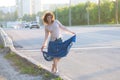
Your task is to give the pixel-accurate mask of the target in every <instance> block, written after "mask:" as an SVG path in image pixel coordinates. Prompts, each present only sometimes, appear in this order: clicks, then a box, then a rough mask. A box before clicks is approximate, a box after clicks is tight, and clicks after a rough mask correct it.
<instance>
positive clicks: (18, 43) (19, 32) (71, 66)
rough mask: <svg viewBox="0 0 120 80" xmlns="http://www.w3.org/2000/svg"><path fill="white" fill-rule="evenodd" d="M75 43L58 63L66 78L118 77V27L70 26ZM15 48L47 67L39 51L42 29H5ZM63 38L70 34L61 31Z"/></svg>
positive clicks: (107, 79)
mask: <svg viewBox="0 0 120 80" xmlns="http://www.w3.org/2000/svg"><path fill="white" fill-rule="evenodd" d="M69 29H70V30H72V31H74V32H76V34H77V42H76V43H75V44H74V46H73V48H72V50H71V51H70V53H69V55H68V56H67V57H65V58H63V59H62V60H61V61H60V63H59V69H60V75H62V76H63V77H64V78H65V79H66V80H120V76H119V75H120V63H119V61H120V37H119V35H120V27H71V28H69ZM4 30H5V31H6V32H7V33H8V35H9V36H10V37H11V38H12V40H13V42H14V44H15V47H16V49H17V50H18V51H19V52H20V53H21V54H23V55H25V56H27V57H29V58H32V59H34V60H35V61H36V63H40V64H42V65H44V66H45V67H47V68H48V70H50V67H51V62H46V61H45V60H44V59H43V57H42V54H41V52H40V47H41V44H42V41H43V36H44V29H32V30H30V29H4ZM63 35H64V36H63V38H64V40H65V39H67V38H68V37H70V35H69V34H66V33H63Z"/></svg>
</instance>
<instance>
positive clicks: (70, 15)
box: [69, 0, 71, 26]
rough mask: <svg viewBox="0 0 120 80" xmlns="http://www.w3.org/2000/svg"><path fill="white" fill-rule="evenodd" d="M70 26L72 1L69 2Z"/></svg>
mask: <svg viewBox="0 0 120 80" xmlns="http://www.w3.org/2000/svg"><path fill="white" fill-rule="evenodd" d="M69 26H71V0H69Z"/></svg>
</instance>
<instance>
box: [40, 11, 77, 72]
mask: <svg viewBox="0 0 120 80" xmlns="http://www.w3.org/2000/svg"><path fill="white" fill-rule="evenodd" d="M43 22H44V25H45V38H44V41H43V44H42V47H41V51H43V49H44V48H45V47H46V46H47V41H48V37H49V35H50V41H49V43H50V42H54V41H56V40H58V41H61V30H64V31H65V32H69V33H70V34H75V33H74V32H72V31H70V30H68V29H67V28H65V27H64V26H63V25H62V24H61V23H60V22H59V21H58V20H55V18H54V14H53V13H52V12H46V13H45V15H44V16H43ZM48 48H50V49H51V47H50V46H49V45H48ZM56 54H57V53H56ZM60 58H61V57H54V58H53V64H52V70H51V71H52V72H53V73H56V72H57V64H58V62H59V60H60Z"/></svg>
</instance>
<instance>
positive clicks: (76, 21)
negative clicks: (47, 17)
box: [54, 0, 120, 25]
mask: <svg viewBox="0 0 120 80" xmlns="http://www.w3.org/2000/svg"><path fill="white" fill-rule="evenodd" d="M70 8H71V24H72V25H87V24H90V25H94V24H115V23H116V2H115V1H110V0H101V3H100V6H99V5H98V4H97V3H92V2H89V1H88V2H86V3H80V4H77V5H75V6H74V5H72V6H71V7H70ZM99 11H100V14H99ZM54 13H55V14H56V13H57V15H56V17H57V18H58V19H59V20H60V21H61V22H62V23H63V24H65V25H69V15H68V14H69V7H63V8H58V9H56V10H55V12H54ZM99 16H100V23H99ZM118 22H120V0H118Z"/></svg>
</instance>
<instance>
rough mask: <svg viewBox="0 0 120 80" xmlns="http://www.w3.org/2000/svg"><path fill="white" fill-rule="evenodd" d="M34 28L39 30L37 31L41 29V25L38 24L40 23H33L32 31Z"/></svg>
mask: <svg viewBox="0 0 120 80" xmlns="http://www.w3.org/2000/svg"><path fill="white" fill-rule="evenodd" d="M32 28H37V29H39V28H40V25H39V23H38V22H31V23H30V29H32Z"/></svg>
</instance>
